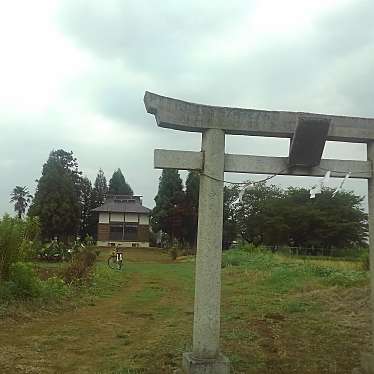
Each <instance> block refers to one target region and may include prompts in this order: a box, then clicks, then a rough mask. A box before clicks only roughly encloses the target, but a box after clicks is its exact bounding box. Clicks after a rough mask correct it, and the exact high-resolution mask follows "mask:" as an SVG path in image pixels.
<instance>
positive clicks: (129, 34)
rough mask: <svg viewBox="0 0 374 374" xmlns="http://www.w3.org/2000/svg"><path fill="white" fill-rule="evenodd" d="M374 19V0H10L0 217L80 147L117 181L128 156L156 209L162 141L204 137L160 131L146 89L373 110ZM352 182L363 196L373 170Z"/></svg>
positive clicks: (283, 148) (4, 26)
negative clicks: (47, 168)
mask: <svg viewBox="0 0 374 374" xmlns="http://www.w3.org/2000/svg"><path fill="white" fill-rule="evenodd" d="M373 17H374V2H373V1H370V0H367V1H360V0H314V1H310V0H305V1H302V0H293V1H291V0H283V1H279V0H272V1H268V0H261V1H260V0H258V1H250V0H243V1H240V0H232V1H227V0H214V1H213V0H209V1H204V0H189V1H182V0H170V1H167V0H163V1H155V0H148V1H142V0H134V1H126V0H106V1H102V0H61V1H59V0H34V1H26V0H23V1H22V0H12V1H2V2H1V3H0V46H1V59H0V130H1V132H0V175H1V182H0V214H2V213H4V212H5V211H8V212H12V210H13V207H12V206H11V205H10V204H9V202H8V201H9V194H10V192H11V190H12V189H13V188H14V187H15V186H16V185H22V186H24V185H25V186H28V187H29V189H30V191H31V192H32V193H33V192H34V190H35V179H37V178H39V177H40V175H41V168H42V165H43V163H44V162H45V161H46V160H47V158H48V154H49V152H50V151H51V150H52V149H59V148H63V149H65V150H67V151H70V150H72V151H73V152H74V154H75V156H76V157H77V158H78V161H79V164H80V169H81V170H82V171H83V172H84V174H85V175H86V176H88V177H89V178H90V179H91V180H92V181H93V180H94V179H95V176H96V173H97V170H98V169H99V168H102V169H103V170H104V172H105V174H106V177H107V179H109V178H110V176H111V174H112V173H113V171H114V169H116V168H118V167H120V168H121V169H122V171H123V173H124V175H125V178H126V180H127V181H128V182H129V183H130V185H131V186H132V188H133V189H134V191H135V193H137V194H142V195H143V196H144V202H145V205H147V206H149V207H153V204H154V202H153V198H154V196H155V194H156V191H157V186H158V177H159V175H160V171H158V170H154V169H153V149H154V148H166V149H181V150H199V148H200V135H199V134H190V133H186V132H179V131H174V130H167V129H161V128H157V126H156V123H155V120H154V117H153V116H151V115H149V114H147V113H146V111H145V109H144V104H143V95H144V91H145V90H148V91H152V92H155V93H159V94H162V95H166V96H171V97H176V98H179V99H184V100H187V101H192V102H198V103H206V104H212V105H222V106H239V107H244V108H258V109H274V110H293V111H310V112H318V113H329V114H341V115H351V116H361V117H374V105H373V97H374V84H373V76H374V27H373ZM226 151H228V152H230V153H246V154H257V155H273V156H287V154H288V141H287V140H277V139H269V138H254V137H252V138H249V137H246V138H245V137H239V136H236V137H235V136H228V137H227V147H226ZM324 157H329V158H344V159H361V160H363V159H365V158H366V149H365V146H364V145H362V144H361V145H360V144H347V143H345V144H343V143H340V144H339V143H329V144H327V146H326V149H325V154H324ZM226 178H229V179H230V178H231V179H233V180H237V181H239V180H241V179H243V178H246V176H244V175H227V176H226ZM273 182H275V183H280V184H282V185H284V186H286V185H303V186H311V185H313V184H314V183H315V182H316V179H312V178H301V177H293V178H291V177H276V178H275V179H273ZM338 183H339V180H337V179H335V180H333V181H332V182H331V186H332V187H334V186H336V185H338ZM345 188H347V189H354V190H355V191H356V192H357V193H359V194H361V195H363V194H366V181H358V180H355V181H353V180H352V181H349V182H348V183H347V184H346V185H345Z"/></svg>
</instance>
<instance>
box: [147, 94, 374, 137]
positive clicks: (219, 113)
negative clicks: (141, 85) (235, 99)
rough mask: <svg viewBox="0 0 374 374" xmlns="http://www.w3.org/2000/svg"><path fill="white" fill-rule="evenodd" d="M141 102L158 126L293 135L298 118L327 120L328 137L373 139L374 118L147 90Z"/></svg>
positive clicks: (183, 129)
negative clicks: (219, 102)
mask: <svg viewBox="0 0 374 374" xmlns="http://www.w3.org/2000/svg"><path fill="white" fill-rule="evenodd" d="M144 103H145V107H146V109H147V112H148V113H151V114H154V115H155V117H156V121H157V124H158V126H160V127H166V128H171V129H175V130H182V131H193V132H202V131H204V130H205V129H208V128H215V129H222V130H224V131H225V133H226V134H232V135H254V136H270V137H280V138H292V137H293V135H294V133H295V130H296V127H297V123H298V119H299V117H309V116H310V117H313V118H316V119H317V118H319V119H326V120H329V121H330V126H329V130H328V134H327V138H326V139H327V140H334V141H341V142H353V143H368V142H371V141H372V140H374V119H373V118H360V117H346V116H335V115H327V114H315V113H303V112H284V111H267V110H257V109H242V108H228V107H218V106H210V105H200V104H194V103H189V102H186V101H182V100H177V99H173V98H170V97H165V96H160V95H157V94H154V93H151V92H146V93H145V96H144Z"/></svg>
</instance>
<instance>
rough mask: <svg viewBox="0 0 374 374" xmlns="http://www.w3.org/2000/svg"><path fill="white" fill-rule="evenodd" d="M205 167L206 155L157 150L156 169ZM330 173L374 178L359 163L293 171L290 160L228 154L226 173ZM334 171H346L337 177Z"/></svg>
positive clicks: (328, 162) (337, 162) (368, 166)
mask: <svg viewBox="0 0 374 374" xmlns="http://www.w3.org/2000/svg"><path fill="white" fill-rule="evenodd" d="M202 167H203V153H202V152H184V151H169V150H165V149H156V150H155V168H159V169H180V170H201V169H202ZM327 170H332V172H331V176H332V177H344V176H345V174H346V171H350V172H351V175H350V178H361V179H367V178H371V176H372V171H371V162H370V161H356V160H332V159H331V160H330V159H323V160H321V163H320V164H319V165H318V166H316V167H312V168H302V167H289V165H288V158H287V157H268V156H247V155H233V154H225V172H231V173H253V174H279V175H304V176H314V177H323V176H324V175H325V173H326V171H327ZM334 170H338V171H339V170H342V171H343V172H341V173H337V172H335V171H334Z"/></svg>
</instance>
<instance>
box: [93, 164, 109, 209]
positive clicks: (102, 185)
mask: <svg viewBox="0 0 374 374" xmlns="http://www.w3.org/2000/svg"><path fill="white" fill-rule="evenodd" d="M107 194H108V185H107V182H106V178H105V175H104V172H103V170H102V169H99V171H98V172H97V176H96V179H95V182H94V187H93V189H92V204H93V207H94V208H97V207H99V206H100V205H103V204H104V201H105V198H106V195H107Z"/></svg>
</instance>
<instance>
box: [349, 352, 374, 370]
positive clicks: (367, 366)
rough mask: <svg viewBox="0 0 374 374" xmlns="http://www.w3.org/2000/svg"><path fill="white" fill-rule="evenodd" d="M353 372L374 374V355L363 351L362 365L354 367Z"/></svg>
mask: <svg viewBox="0 0 374 374" xmlns="http://www.w3.org/2000/svg"><path fill="white" fill-rule="evenodd" d="M352 374H374V355H373V354H371V353H363V354H362V355H361V367H360V368H357V369H354V370H353V371H352Z"/></svg>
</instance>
